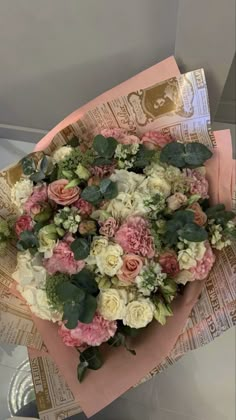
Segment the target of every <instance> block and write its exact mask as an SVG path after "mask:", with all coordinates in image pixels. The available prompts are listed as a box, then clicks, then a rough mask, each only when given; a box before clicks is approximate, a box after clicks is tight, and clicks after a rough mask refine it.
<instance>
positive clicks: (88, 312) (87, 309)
mask: <svg viewBox="0 0 236 420" xmlns="http://www.w3.org/2000/svg"><path fill="white" fill-rule="evenodd" d="M81 290H82V289H81ZM96 310H97V299H96V298H95V297H94V296H92V295H89V294H86V295H85V298H84V299H83V301H82V302H81V303H80V305H79V313H78V320H79V321H80V322H83V323H84V324H90V322H92V320H93V318H94V315H95V312H96Z"/></svg>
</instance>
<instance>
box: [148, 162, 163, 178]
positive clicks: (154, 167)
mask: <svg viewBox="0 0 236 420" xmlns="http://www.w3.org/2000/svg"><path fill="white" fill-rule="evenodd" d="M165 171H166V169H165V168H163V166H161V165H159V164H158V163H155V162H153V163H151V165H148V166H146V168H145V169H144V172H145V174H146V175H148V176H155V177H157V176H158V177H161V178H162V177H163V178H164V177H165Z"/></svg>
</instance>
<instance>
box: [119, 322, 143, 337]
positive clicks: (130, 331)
mask: <svg viewBox="0 0 236 420" xmlns="http://www.w3.org/2000/svg"><path fill="white" fill-rule="evenodd" d="M118 329H119V331H121V332H122V334H124V335H125V336H127V337H137V335H139V334H140V333H141V331H142V330H143V328H138V329H137V328H131V327H128V326H127V325H123V324H122V325H119V328H118Z"/></svg>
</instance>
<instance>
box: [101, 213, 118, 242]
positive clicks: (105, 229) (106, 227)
mask: <svg viewBox="0 0 236 420" xmlns="http://www.w3.org/2000/svg"><path fill="white" fill-rule="evenodd" d="M100 224H101V227H100V229H99V233H100V234H101V235H104V236H107V237H108V238H112V237H113V236H114V235H115V233H116V231H117V229H118V227H119V225H118V223H117V221H116V220H115V219H114V217H108V219H107V220H105V222H101V223H100Z"/></svg>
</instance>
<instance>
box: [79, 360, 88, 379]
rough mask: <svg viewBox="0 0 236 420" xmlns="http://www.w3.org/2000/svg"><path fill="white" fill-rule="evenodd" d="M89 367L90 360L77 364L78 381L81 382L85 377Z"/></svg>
mask: <svg viewBox="0 0 236 420" xmlns="http://www.w3.org/2000/svg"><path fill="white" fill-rule="evenodd" d="M87 369H88V362H86V361H84V362H80V363H79V364H78V366H77V378H78V381H79V382H80V383H81V382H82V381H83V379H84V376H85V373H86V372H87Z"/></svg>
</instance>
